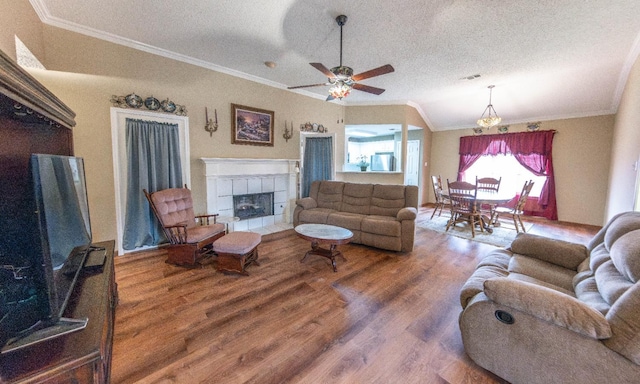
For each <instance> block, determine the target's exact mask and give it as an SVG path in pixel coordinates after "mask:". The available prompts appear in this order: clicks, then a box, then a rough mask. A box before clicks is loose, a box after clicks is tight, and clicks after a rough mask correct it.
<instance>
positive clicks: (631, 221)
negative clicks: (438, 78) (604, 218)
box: [604, 212, 640, 250]
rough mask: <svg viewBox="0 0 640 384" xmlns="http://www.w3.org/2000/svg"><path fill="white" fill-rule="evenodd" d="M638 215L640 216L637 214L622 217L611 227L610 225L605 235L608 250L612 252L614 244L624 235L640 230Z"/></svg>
mask: <svg viewBox="0 0 640 384" xmlns="http://www.w3.org/2000/svg"><path fill="white" fill-rule="evenodd" d="M633 213H635V214H633ZM638 215H640V213H637V212H632V213H627V214H624V215H621V216H620V217H618V218H617V219H616V220H615V221H613V222H612V223H611V225H609V228H608V229H607V232H606V233H605V235H604V244H605V246H606V247H607V249H609V250H610V249H611V247H612V246H613V243H615V242H616V241H617V240H618V238H620V237H621V236H622V235H624V234H626V233H628V232H631V231H635V230H637V229H640V219H639V216H638Z"/></svg>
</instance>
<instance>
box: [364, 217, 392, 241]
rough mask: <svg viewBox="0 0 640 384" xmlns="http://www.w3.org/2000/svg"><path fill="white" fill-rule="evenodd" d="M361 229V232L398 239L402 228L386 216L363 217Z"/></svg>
mask: <svg viewBox="0 0 640 384" xmlns="http://www.w3.org/2000/svg"><path fill="white" fill-rule="evenodd" d="M361 229H362V231H363V232H368V233H373V234H378V235H385V236H394V237H400V234H401V233H402V226H401V225H400V222H399V221H398V220H396V219H395V218H393V217H388V216H374V215H369V216H365V217H364V218H363V219H362V224H361Z"/></svg>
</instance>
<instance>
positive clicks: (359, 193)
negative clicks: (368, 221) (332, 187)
mask: <svg viewBox="0 0 640 384" xmlns="http://www.w3.org/2000/svg"><path fill="white" fill-rule="evenodd" d="M372 192H373V184H356V183H347V184H345V186H344V189H343V190H342V207H341V208H340V210H341V211H342V212H350V213H359V214H361V215H368V214H369V209H370V207H371V194H372Z"/></svg>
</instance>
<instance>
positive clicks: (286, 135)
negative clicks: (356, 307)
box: [282, 120, 293, 143]
mask: <svg viewBox="0 0 640 384" xmlns="http://www.w3.org/2000/svg"><path fill="white" fill-rule="evenodd" d="M282 137H284V139H285V140H286V141H287V143H288V142H289V139H290V138H292V137H293V121H292V122H291V130H289V128H287V121H286V120H285V121H284V133H283V134H282Z"/></svg>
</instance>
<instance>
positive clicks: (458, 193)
mask: <svg viewBox="0 0 640 384" xmlns="http://www.w3.org/2000/svg"><path fill="white" fill-rule="evenodd" d="M447 187H448V188H449V200H450V202H451V218H450V219H449V221H448V222H447V228H446V229H445V231H448V230H449V228H450V227H451V226H452V225H453V226H455V225H456V223H459V222H463V221H466V222H468V223H469V225H470V226H471V237H475V236H476V229H475V227H476V224H479V225H480V231H482V232H484V226H485V224H484V220H483V219H482V214H481V212H480V211H479V210H478V209H477V207H476V194H477V192H478V189H477V188H476V186H475V185H474V184H471V183H467V182H466V181H453V182H450V181H449V179H447Z"/></svg>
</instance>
